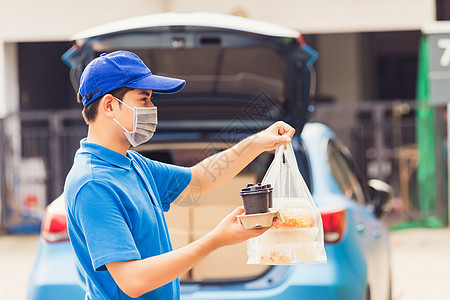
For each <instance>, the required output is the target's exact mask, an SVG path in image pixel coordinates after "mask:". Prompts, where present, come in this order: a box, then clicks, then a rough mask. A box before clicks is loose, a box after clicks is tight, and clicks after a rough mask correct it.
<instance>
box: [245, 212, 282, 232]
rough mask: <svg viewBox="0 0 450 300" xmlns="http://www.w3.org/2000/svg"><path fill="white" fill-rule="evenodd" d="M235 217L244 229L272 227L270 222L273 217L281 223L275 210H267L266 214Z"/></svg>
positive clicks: (278, 213) (280, 218)
mask: <svg viewBox="0 0 450 300" xmlns="http://www.w3.org/2000/svg"><path fill="white" fill-rule="evenodd" d="M237 217H238V219H239V221H241V224H242V225H243V226H244V228H245V229H250V228H263V227H270V226H272V221H273V219H274V218H275V217H276V218H278V220H280V221H281V222H283V219H282V217H281V214H280V212H279V211H278V209H275V208H269V212H267V213H262V214H251V215H246V214H245V213H244V214H242V215H239V216H237Z"/></svg>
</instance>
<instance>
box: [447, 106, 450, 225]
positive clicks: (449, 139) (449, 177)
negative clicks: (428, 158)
mask: <svg viewBox="0 0 450 300" xmlns="http://www.w3.org/2000/svg"><path fill="white" fill-rule="evenodd" d="M449 135H450V102H447V223H449V224H450V155H449V151H450V137H449Z"/></svg>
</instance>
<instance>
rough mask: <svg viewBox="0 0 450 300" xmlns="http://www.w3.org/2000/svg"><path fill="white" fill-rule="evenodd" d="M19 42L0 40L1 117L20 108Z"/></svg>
mask: <svg viewBox="0 0 450 300" xmlns="http://www.w3.org/2000/svg"><path fill="white" fill-rule="evenodd" d="M18 71H19V70H18V62H17V44H16V43H3V42H1V41H0V118H2V117H4V116H5V115H6V114H8V113H10V112H15V111H18V110H19V74H18Z"/></svg>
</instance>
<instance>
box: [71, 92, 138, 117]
mask: <svg viewBox="0 0 450 300" xmlns="http://www.w3.org/2000/svg"><path fill="white" fill-rule="evenodd" d="M132 90H134V89H132V88H129V87H125V86H124V87H121V88H118V89H115V90H112V91H109V92H108V93H106V94H111V95H112V96H114V97H116V98H119V99H120V100H122V99H123V97H124V96H125V94H126V93H128V92H129V91H132ZM106 94H104V95H106ZM104 95H102V96H100V97H98V98H97V99H95V100H94V101H92V102H91V103H89V104H88V105H87V106H84V107H83V112H82V113H83V118H84V121H85V122H86V123H87V124H89V123H90V122H94V121H95V119H96V118H97V114H98V106H99V103H100V101H99V100H100V99H101V98H102V97H103V96H104ZM82 100H83V97H82V96H81V94H80V92H78V94H77V102H78V103H83V102H82ZM120 105H122V103H120V102H119V106H120Z"/></svg>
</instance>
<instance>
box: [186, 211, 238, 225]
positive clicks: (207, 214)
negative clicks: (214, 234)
mask: <svg viewBox="0 0 450 300" xmlns="http://www.w3.org/2000/svg"><path fill="white" fill-rule="evenodd" d="M236 207H237V206H225V205H208V206H198V207H193V208H192V227H191V229H192V230H193V231H197V230H208V231H210V230H212V229H214V228H215V227H216V226H217V225H218V224H219V223H220V222H221V221H222V219H223V218H225V217H226V216H227V215H228V214H230V213H231V212H232V211H233V210H235V209H236Z"/></svg>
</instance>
